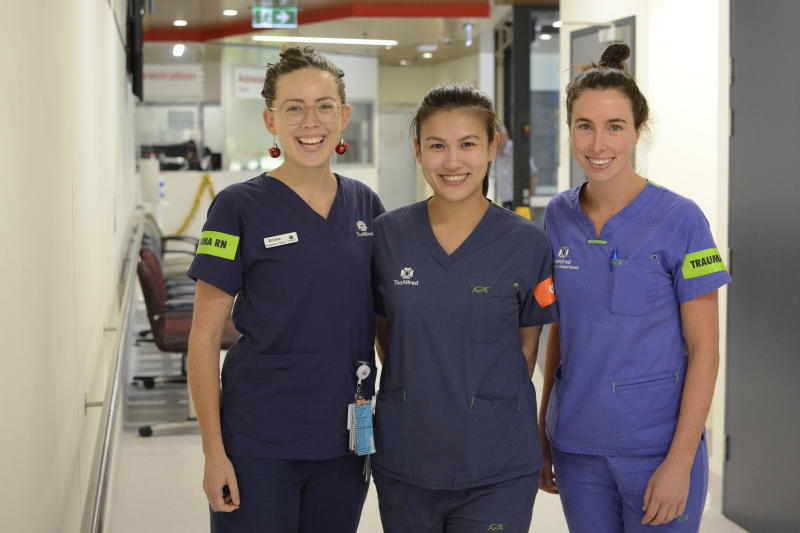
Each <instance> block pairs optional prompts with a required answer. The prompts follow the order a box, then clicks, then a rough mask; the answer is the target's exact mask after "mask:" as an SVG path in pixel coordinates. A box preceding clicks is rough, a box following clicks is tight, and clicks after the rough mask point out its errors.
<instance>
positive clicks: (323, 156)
mask: <svg viewBox="0 0 800 533" xmlns="http://www.w3.org/2000/svg"><path fill="white" fill-rule="evenodd" d="M292 103H297V104H303V105H305V107H306V108H307V109H308V111H307V112H306V115H305V118H304V119H303V121H302V122H300V123H299V124H293V125H292V124H287V123H286V121H285V120H284V117H283V116H282V111H272V110H269V109H265V110H264V124H266V126H267V130H268V131H269V132H270V133H271V134H272V135H275V136H277V137H278V142H279V143H280V145H281V148H283V154H284V162H285V164H289V165H299V166H302V167H312V168H317V167H320V166H325V165H328V166H330V158H331V154H333V149H334V148H335V147H336V145H337V144H338V143H339V133H340V132H341V131H343V130H344V129H345V128H347V125H348V123H349V122H350V107H349V106H342V107H341V111H340V112H339V114H338V116H337V117H336V119H335V120H334V122H333V123H332V124H327V123H325V122H322V121H321V120H319V118H317V116H316V114H315V113H314V112H313V110H312V108H313V107H315V106H318V105H321V104H326V103H327V104H341V103H342V102H341V100H340V98H339V92H338V90H337V87H336V81H335V80H334V78H333V76H332V75H331V74H330V73H329V72H325V71H322V70H319V69H317V68H304V69H300V70H295V71H294V72H290V73H288V74H284V75H282V76H281V77H280V78H279V79H278V82H277V85H276V91H275V99H274V100H273V102H272V107H274V108H277V109H282V108H283V107H284V106H285V105H286V104H292Z"/></svg>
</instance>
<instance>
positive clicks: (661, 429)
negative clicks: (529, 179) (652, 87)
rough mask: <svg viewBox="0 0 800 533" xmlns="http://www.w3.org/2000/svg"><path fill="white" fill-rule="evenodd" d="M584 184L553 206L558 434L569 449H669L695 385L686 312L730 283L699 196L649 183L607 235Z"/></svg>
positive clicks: (553, 440)
mask: <svg viewBox="0 0 800 533" xmlns="http://www.w3.org/2000/svg"><path fill="white" fill-rule="evenodd" d="M582 187H583V185H581V186H579V187H576V188H574V189H570V190H568V191H565V192H562V193H560V194H558V195H557V196H555V197H554V198H553V199H552V200H551V201H550V202H549V203H548V205H547V209H546V210H545V228H546V230H547V234H548V235H549V236H550V240H551V242H552V243H553V249H554V250H555V251H556V255H557V257H556V258H555V271H554V273H553V280H554V281H555V286H556V293H557V294H558V306H559V312H560V315H561V321H560V324H559V332H560V338H561V366H560V367H559V368H558V370H557V371H556V373H555V383H554V385H553V391H552V393H551V396H550V403H549V405H548V409H547V424H546V426H547V435H548V438H549V440H550V444H551V445H552V446H553V447H555V448H556V449H557V450H559V451H562V452H567V453H580V454H590V455H613V456H619V455H657V454H662V453H666V452H668V451H669V447H670V445H671V444H672V439H673V437H674V435H675V428H676V427H677V424H678V414H679V412H680V406H681V397H682V394H683V385H684V381H685V379H686V367H687V354H688V350H687V346H686V339H685V337H684V335H683V329H682V327H681V313H680V305H681V304H682V303H684V302H687V301H689V300H692V299H694V298H697V297H698V296H701V295H703V294H705V293H707V292H710V291H713V290H715V289H718V288H719V287H721V286H723V285H725V284H726V283H729V282H730V281H731V278H730V276H729V275H728V272H727V271H726V270H725V265H724V263H723V262H722V256H721V254H720V252H719V251H718V250H717V245H716V244H714V239H713V237H712V235H711V230H710V228H709V226H708V221H707V220H706V217H705V216H704V215H703V212H702V211H701V210H700V208H699V207H698V206H697V205H696V204H695V203H694V202H692V201H691V200H688V199H687V198H684V197H682V196H680V195H678V194H676V193H674V192H672V191H670V190H668V189H666V188H664V187H659V186H658V185H656V184H654V183H652V182H650V183H648V184H647V185H646V186H645V188H644V189H643V190H642V192H641V193H639V195H638V196H637V197H636V198H635V199H634V200H633V201H632V202H631V203H630V204H628V205H627V206H626V207H625V208H624V209H622V211H620V212H619V213H617V214H616V215H614V216H613V217H611V219H609V220H608V221H607V222H606V223H605V224H604V225H603V228H602V230H601V231H600V236H599V237H598V236H597V234H596V232H595V228H594V225H593V224H592V221H591V220H589V217H588V216H586V213H584V211H583V209H582V208H581V205H580V199H579V196H580V190H581V188H582ZM615 244H616V245H617V255H618V258H617V259H614V260H613V265H611V266H609V262H610V260H611V255H612V254H613V250H614V245H615Z"/></svg>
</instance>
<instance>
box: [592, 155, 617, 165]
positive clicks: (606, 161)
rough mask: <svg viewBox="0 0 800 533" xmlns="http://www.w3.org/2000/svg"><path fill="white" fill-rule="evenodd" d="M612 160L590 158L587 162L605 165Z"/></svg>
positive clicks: (610, 158)
mask: <svg viewBox="0 0 800 533" xmlns="http://www.w3.org/2000/svg"><path fill="white" fill-rule="evenodd" d="M612 159H614V158H613V157H609V158H608V159H592V158H591V157H590V158H589V161H591V162H592V164H593V165H605V164H606V163H610V162H611V160H612Z"/></svg>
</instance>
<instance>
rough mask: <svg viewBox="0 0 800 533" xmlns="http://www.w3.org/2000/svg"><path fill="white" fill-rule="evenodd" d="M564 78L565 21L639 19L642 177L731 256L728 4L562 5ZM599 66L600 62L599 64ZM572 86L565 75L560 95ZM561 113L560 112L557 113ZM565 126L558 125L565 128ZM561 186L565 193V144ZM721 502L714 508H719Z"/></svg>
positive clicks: (720, 449)
mask: <svg viewBox="0 0 800 533" xmlns="http://www.w3.org/2000/svg"><path fill="white" fill-rule="evenodd" d="M560 9H561V19H562V20H563V21H564V22H565V24H564V26H563V27H562V29H561V37H560V38H561V52H562V53H561V71H562V72H564V71H566V70H567V69H568V68H569V67H570V65H569V57H570V31H573V30H576V29H579V28H580V27H581V26H571V25H568V24H567V22H569V21H591V22H607V21H611V20H616V19H620V18H625V17H629V16H631V15H635V16H636V57H637V62H636V72H637V81H638V83H639V87H640V88H641V89H642V92H643V93H644V94H645V96H646V97H647V99H648V103H649V105H650V108H651V110H652V111H653V114H654V116H655V119H656V122H655V128H654V131H655V136H654V139H653V144H652V147H651V148H650V149H649V150H648V149H647V147H646V146H645V145H644V143H640V149H639V151H638V152H637V163H638V164H639V166H640V168H641V171H642V174H643V175H644V176H645V177H647V178H649V179H652V180H653V181H655V182H656V183H659V184H661V185H663V186H665V187H667V188H669V189H671V190H673V191H675V192H678V193H680V194H682V195H684V196H687V197H689V198H691V199H692V200H694V201H695V202H697V203H698V204H699V206H700V207H701V208H702V210H703V212H704V213H705V214H706V217H707V218H708V221H709V223H710V225H711V230H712V232H713V234H714V238H715V240H716V243H717V245H718V247H719V249H720V250H727V248H728V107H729V101H728V94H729V92H728V68H729V63H728V57H729V55H730V54H729V49H730V36H729V17H730V13H729V9H730V6H729V2H728V1H727V0H708V1H705V2H696V1H693V0H607V1H604V2H596V1H595V0H562V1H561V7H560ZM598 59H599V58H598ZM568 82H569V73H564V74H562V78H561V94H562V100H563V94H564V88H565V86H566V84H567V83H568ZM562 111H563V106H562ZM562 122H563V121H562ZM561 142H562V145H563V146H564V153H563V154H562V155H563V157H562V160H561V161H562V166H561V167H560V168H559V184H560V188H561V189H562V190H563V189H564V188H567V187H568V186H569V167H568V165H567V162H568V161H569V158H571V157H572V156H571V154H570V153H569V137H568V132H567V131H566V129H565V128H562V131H561ZM726 308H727V290H726V289H725V288H723V289H721V290H720V341H721V342H720V350H721V356H722V358H721V362H720V363H721V365H720V373H719V378H718V380H717V388H716V394H715V397H714V404H713V406H712V412H711V414H710V416H709V420H708V424H707V427H708V430H709V444H710V447H709V448H710V456H711V460H710V465H711V470H712V472H713V473H715V474H716V475H717V476H721V475H722V468H723V462H724V444H725V443H724V440H725V439H724V425H723V424H724V398H725V361H726V358H725V337H726V329H725V326H726V321H727V320H726ZM720 503H721V502H720V501H719V498H717V499H716V500H715V501H713V502H712V505H714V506H715V507H719V505H720Z"/></svg>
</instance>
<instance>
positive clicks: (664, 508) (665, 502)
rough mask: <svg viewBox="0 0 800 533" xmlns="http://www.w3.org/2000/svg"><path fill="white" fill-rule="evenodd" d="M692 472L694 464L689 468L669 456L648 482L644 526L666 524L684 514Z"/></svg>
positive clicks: (645, 494) (643, 509)
mask: <svg viewBox="0 0 800 533" xmlns="http://www.w3.org/2000/svg"><path fill="white" fill-rule="evenodd" d="M691 471H692V463H689V465H688V466H687V465H686V464H685V463H681V462H679V461H676V460H673V459H671V458H670V457H669V456H667V458H666V459H665V460H664V462H663V463H661V465H660V466H659V467H658V468H657V469H656V471H655V472H654V473H653V475H652V476H650V481H648V482H647V490H645V492H644V507H642V511H645V515H644V518H642V524H650V525H651V526H657V525H659V524H666V523H667V522H670V521H671V520H673V519H674V518H676V517H678V516H681V515H682V514H683V510H684V509H685V508H686V500H687V499H688V497H689V482H690V479H691Z"/></svg>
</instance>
